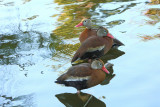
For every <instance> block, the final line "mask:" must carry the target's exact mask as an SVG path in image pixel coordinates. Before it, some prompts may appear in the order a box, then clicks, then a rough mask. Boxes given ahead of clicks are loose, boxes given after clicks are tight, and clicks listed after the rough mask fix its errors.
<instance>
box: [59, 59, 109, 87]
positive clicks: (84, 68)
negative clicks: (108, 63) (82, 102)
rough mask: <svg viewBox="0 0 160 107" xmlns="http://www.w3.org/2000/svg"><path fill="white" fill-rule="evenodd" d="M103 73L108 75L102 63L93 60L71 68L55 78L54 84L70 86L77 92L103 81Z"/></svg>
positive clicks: (98, 60)
mask: <svg viewBox="0 0 160 107" xmlns="http://www.w3.org/2000/svg"><path fill="white" fill-rule="evenodd" d="M105 72H106V73H109V71H108V70H107V69H106V68H105V67H104V63H103V61H102V60H100V59H95V60H93V61H92V62H91V63H82V64H79V65H75V66H72V67H71V68H69V69H68V71H67V72H66V73H64V74H62V75H61V76H60V77H59V78H57V81H56V83H59V84H64V85H65V86H71V87H74V88H76V89H77V90H82V89H87V88H90V87H93V86H95V85H97V84H100V83H101V82H102V81H104V80H105Z"/></svg>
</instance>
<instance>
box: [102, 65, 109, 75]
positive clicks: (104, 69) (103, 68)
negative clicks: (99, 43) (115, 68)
mask: <svg viewBox="0 0 160 107" xmlns="http://www.w3.org/2000/svg"><path fill="white" fill-rule="evenodd" d="M102 70H103V71H104V72H106V73H107V74H109V71H108V70H107V69H106V68H105V66H103V67H102Z"/></svg>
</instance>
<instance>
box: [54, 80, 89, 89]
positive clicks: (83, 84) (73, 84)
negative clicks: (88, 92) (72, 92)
mask: <svg viewBox="0 0 160 107" xmlns="http://www.w3.org/2000/svg"><path fill="white" fill-rule="evenodd" d="M55 82H56V83H58V84H64V85H65V86H70V87H74V88H76V89H77V90H82V89H86V88H88V87H87V80H82V81H58V80H57V81H55Z"/></svg>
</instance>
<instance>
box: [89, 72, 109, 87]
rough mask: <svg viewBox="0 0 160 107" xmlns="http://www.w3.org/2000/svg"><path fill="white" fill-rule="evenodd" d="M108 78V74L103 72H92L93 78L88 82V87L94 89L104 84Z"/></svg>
mask: <svg viewBox="0 0 160 107" xmlns="http://www.w3.org/2000/svg"><path fill="white" fill-rule="evenodd" d="M105 78H106V74H105V72H104V71H102V70H92V73H91V78H90V79H89V80H88V81H87V86H88V88H89V87H92V86H95V85H98V84H100V83H102V82H103V81H104V80H105Z"/></svg>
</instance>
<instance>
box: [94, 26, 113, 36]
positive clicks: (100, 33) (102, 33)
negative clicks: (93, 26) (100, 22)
mask: <svg viewBox="0 0 160 107" xmlns="http://www.w3.org/2000/svg"><path fill="white" fill-rule="evenodd" d="M97 36H100V37H104V36H107V37H110V38H112V39H113V38H114V37H113V36H112V35H111V34H110V33H109V32H108V30H107V29H106V28H104V27H102V26H100V27H99V29H98V30H97Z"/></svg>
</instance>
